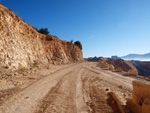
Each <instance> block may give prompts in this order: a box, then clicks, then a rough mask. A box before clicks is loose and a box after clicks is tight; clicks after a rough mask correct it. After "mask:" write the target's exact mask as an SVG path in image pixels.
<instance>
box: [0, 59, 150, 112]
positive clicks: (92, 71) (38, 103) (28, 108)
mask: <svg viewBox="0 0 150 113" xmlns="http://www.w3.org/2000/svg"><path fill="white" fill-rule="evenodd" d="M4 72H5V70H1V73H0V76H1V77H0V79H1V80H0V113H120V111H119V109H118V108H117V106H116V105H115V103H114V101H113V100H112V98H111V97H110V96H109V95H108V92H113V93H115V94H116V96H117V97H118V99H119V101H120V103H121V104H122V105H125V104H126V98H131V96H132V81H133V80H136V81H141V82H145V83H146V82H149V81H146V80H143V79H140V78H136V77H132V76H131V77H130V76H123V75H122V74H121V73H116V72H112V71H109V70H106V69H101V68H100V67H98V65H97V63H93V62H82V63H74V64H68V65H60V66H53V65H51V66H49V67H40V68H35V69H32V70H28V71H26V72H21V73H18V72H15V73H14V72H7V73H4Z"/></svg>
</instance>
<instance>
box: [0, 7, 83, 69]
mask: <svg viewBox="0 0 150 113" xmlns="http://www.w3.org/2000/svg"><path fill="white" fill-rule="evenodd" d="M81 60H83V57H82V51H81V50H80V49H79V47H77V46H75V45H74V44H72V43H70V42H66V41H61V40H59V39H58V38H56V37H53V36H46V35H42V34H40V33H38V32H37V31H36V30H35V29H34V28H32V27H31V26H30V25H28V24H26V23H25V22H24V21H22V20H21V19H20V18H19V17H18V16H16V15H15V14H14V13H13V12H12V11H10V10H8V9H7V8H6V7H4V6H2V5H0V67H2V66H7V67H9V68H11V69H13V68H15V69H16V68H19V67H27V66H29V65H30V64H32V63H34V62H43V63H54V64H64V63H68V62H73V61H81Z"/></svg>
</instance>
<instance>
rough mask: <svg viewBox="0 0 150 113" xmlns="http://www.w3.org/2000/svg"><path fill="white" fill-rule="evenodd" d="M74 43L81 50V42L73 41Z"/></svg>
mask: <svg viewBox="0 0 150 113" xmlns="http://www.w3.org/2000/svg"><path fill="white" fill-rule="evenodd" d="M74 44H75V45H77V46H78V47H79V48H80V49H81V50H82V44H81V42H80V41H76V42H74Z"/></svg>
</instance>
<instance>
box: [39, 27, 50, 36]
mask: <svg viewBox="0 0 150 113" xmlns="http://www.w3.org/2000/svg"><path fill="white" fill-rule="evenodd" d="M38 32H39V33H41V34H44V35H49V33H50V32H49V31H48V28H41V29H39V30H38Z"/></svg>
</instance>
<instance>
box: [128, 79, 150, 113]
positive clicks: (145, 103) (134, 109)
mask: <svg viewBox="0 0 150 113" xmlns="http://www.w3.org/2000/svg"><path fill="white" fill-rule="evenodd" d="M132 85H133V94H132V99H128V101H127V107H128V109H129V110H130V112H131V113H150V85H148V84H143V83H139V82H136V81H133V82H132Z"/></svg>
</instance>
